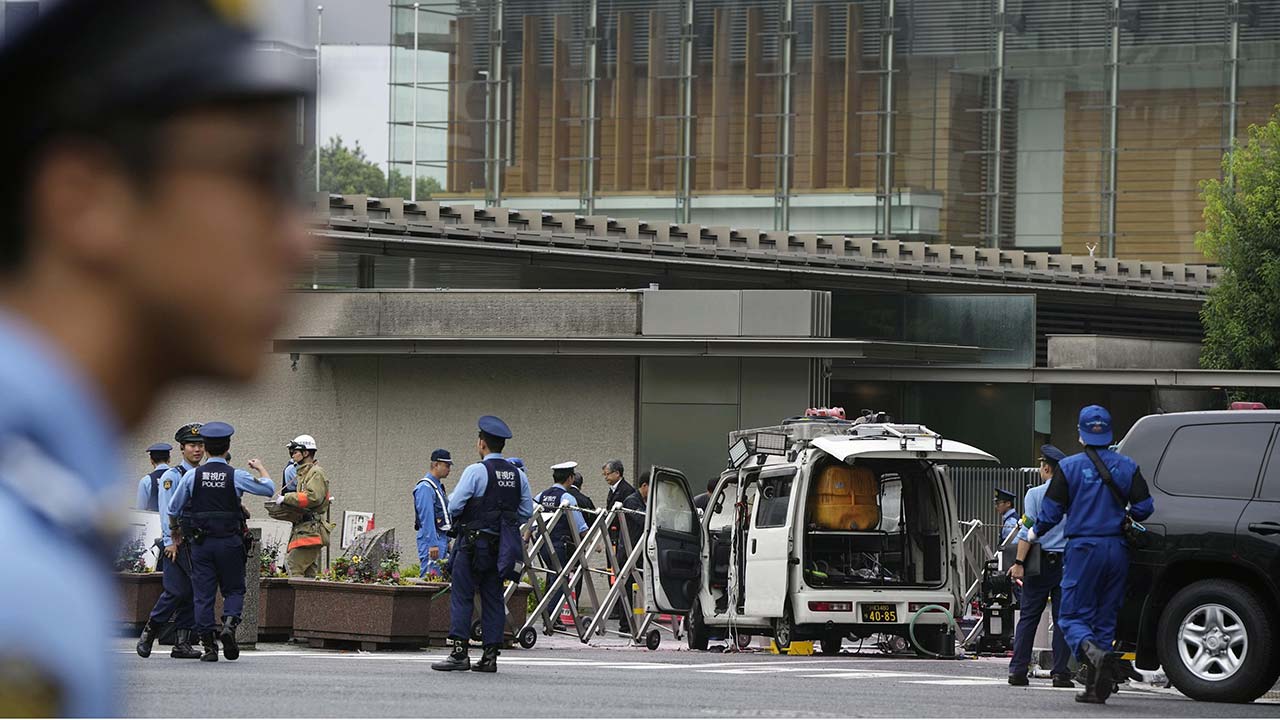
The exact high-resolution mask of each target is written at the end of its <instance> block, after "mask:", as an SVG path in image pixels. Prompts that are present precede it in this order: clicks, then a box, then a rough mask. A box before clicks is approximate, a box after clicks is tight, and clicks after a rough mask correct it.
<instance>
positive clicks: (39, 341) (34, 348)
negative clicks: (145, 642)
mask: <svg viewBox="0 0 1280 720" xmlns="http://www.w3.org/2000/svg"><path fill="white" fill-rule="evenodd" d="M68 438H75V441H74V442H68ZM119 443H120V432H119V425H118V422H117V420H116V418H115V416H114V415H113V414H111V413H110V412H109V411H108V409H107V406H106V405H105V403H104V402H103V401H102V400H101V398H100V397H99V395H98V393H97V391H96V389H95V388H93V387H92V386H90V385H89V383H88V382H87V380H86V379H85V378H84V376H83V375H82V374H81V372H80V371H79V370H78V369H77V368H74V367H73V366H71V365H70V364H69V363H67V362H66V361H65V360H64V358H63V357H62V355H61V353H60V352H59V351H58V350H57V349H56V348H54V347H53V346H51V345H50V344H48V342H47V341H46V340H45V339H44V338H42V337H40V336H38V335H37V334H35V333H34V332H32V330H31V328H29V327H28V326H27V325H25V324H23V323H22V321H21V320H20V319H18V318H16V317H14V316H13V315H10V314H9V313H7V312H4V311H2V310H0V547H5V548H9V549H10V550H12V552H9V553H6V556H5V569H4V580H3V581H0V654H3V655H4V657H5V659H6V661H8V662H11V663H16V664H17V666H18V667H19V668H22V670H23V671H24V672H29V673H31V675H32V677H33V680H32V682H33V683H36V684H38V685H40V686H44V685H48V686H49V687H50V689H52V691H53V697H54V698H56V702H57V705H58V706H57V707H56V708H53V709H52V711H53V713H54V714H55V715H61V716H74V715H89V716H110V715H115V714H117V713H118V712H119V711H120V705H119V703H118V702H117V700H118V698H117V691H118V690H119V689H120V687H121V685H120V683H118V682H117V680H116V677H115V672H114V668H115V666H116V664H117V663H118V662H119V660H118V659H117V656H116V655H115V648H114V641H113V640H112V636H113V635H114V632H115V629H116V622H117V619H118V618H117V615H116V613H117V598H116V586H115V581H114V578H113V576H112V572H111V561H112V559H113V556H114V553H115V549H116V547H117V543H118V540H119V537H118V536H116V535H115V534H114V532H111V531H110V530H107V528H108V527H119V526H120V525H121V524H122V522H121V521H122V520H123V517H122V513H123V509H124V506H125V504H126V503H127V502H128V499H127V498H128V493H129V491H130V490H132V489H133V488H132V487H131V486H130V485H129V484H128V483H127V481H123V479H124V478H125V477H127V476H126V474H125V472H124V468H123V467H122V466H121V464H120V462H119V457H118V456H117V448H118V447H119Z"/></svg>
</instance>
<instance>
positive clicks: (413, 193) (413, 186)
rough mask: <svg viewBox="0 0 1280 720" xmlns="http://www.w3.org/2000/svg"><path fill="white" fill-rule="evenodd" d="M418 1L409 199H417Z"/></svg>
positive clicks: (416, 6) (414, 15)
mask: <svg viewBox="0 0 1280 720" xmlns="http://www.w3.org/2000/svg"><path fill="white" fill-rule="evenodd" d="M419 5H420V4H419V3H414V4H413V122H412V123H411V125H412V131H413V143H412V148H413V149H412V150H411V151H410V155H411V156H412V157H411V158H410V160H411V162H412V166H413V167H412V169H411V170H410V172H409V175H410V179H409V199H410V200H412V201H413V202H417V201H418V17H419V16H420V15H421V13H419V12H418V8H419Z"/></svg>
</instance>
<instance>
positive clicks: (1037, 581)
mask: <svg viewBox="0 0 1280 720" xmlns="http://www.w3.org/2000/svg"><path fill="white" fill-rule="evenodd" d="M1064 457H1066V454H1065V453H1063V452H1062V451H1061V450H1059V449H1058V448H1056V447H1054V446H1053V445H1042V446H1041V447H1040V478H1041V479H1042V480H1044V482H1043V483H1041V484H1039V485H1037V486H1035V487H1033V488H1031V489H1030V490H1028V491H1027V496H1026V499H1025V500H1024V501H1023V503H1022V508H1023V513H1022V522H1020V523H1018V547H1017V554H1016V558H1015V559H1014V561H1013V565H1012V566H1011V567H1010V568H1009V575H1010V577H1012V578H1014V579H1015V580H1021V581H1022V591H1021V593H1020V594H1019V596H1018V604H1019V609H1020V610H1021V611H1022V615H1021V617H1020V618H1019V619H1018V628H1017V630H1015V631H1014V634H1013V658H1012V659H1010V660H1009V684H1010V685H1015V686H1026V685H1029V684H1030V681H1029V680H1028V679H1027V671H1028V669H1030V665H1031V651H1032V650H1033V649H1034V647H1033V646H1034V644H1035V639H1036V630H1037V629H1038V628H1039V627H1040V617H1041V616H1042V615H1043V614H1044V607H1045V605H1046V604H1047V603H1048V602H1049V601H1050V600H1052V601H1053V610H1052V615H1053V626H1054V631H1053V672H1052V677H1053V686H1054V687H1056V688H1072V687H1075V683H1073V682H1071V672H1070V669H1069V668H1068V667H1067V663H1068V661H1069V660H1070V659H1071V650H1070V648H1068V647H1067V639H1066V637H1065V636H1064V635H1063V634H1062V627H1061V626H1060V625H1059V620H1058V618H1059V616H1060V614H1061V611H1062V553H1063V551H1064V550H1066V547H1067V536H1066V534H1065V533H1064V532H1063V529H1062V526H1061V525H1059V526H1058V527H1056V528H1054V529H1053V530H1051V531H1050V532H1049V534H1048V535H1045V536H1044V537H1042V538H1038V539H1037V540H1036V541H1035V542H1034V543H1033V542H1031V541H1030V540H1029V539H1028V535H1029V533H1030V530H1031V527H1032V526H1033V525H1035V522H1036V518H1037V517H1039V515H1040V506H1041V504H1043V502H1044V493H1045V491H1046V490H1048V488H1049V485H1048V482H1049V480H1052V479H1053V473H1054V469H1055V468H1057V466H1058V463H1059V462H1061V461H1062V459H1063V458H1064ZM1035 545H1039V546H1040V562H1039V568H1038V572H1036V573H1035V574H1032V575H1027V574H1026V572H1025V570H1026V560H1027V557H1028V556H1029V555H1030V554H1031V549H1032V547H1033V546H1035Z"/></svg>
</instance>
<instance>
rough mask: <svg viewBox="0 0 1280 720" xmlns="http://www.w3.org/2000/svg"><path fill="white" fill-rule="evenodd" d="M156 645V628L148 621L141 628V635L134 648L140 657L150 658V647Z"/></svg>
mask: <svg viewBox="0 0 1280 720" xmlns="http://www.w3.org/2000/svg"><path fill="white" fill-rule="evenodd" d="M155 643H156V626H155V623H154V622H152V621H151V620H150V619H148V620H147V623H146V624H145V625H143V626H142V635H140V636H139V637H138V644H137V645H136V648H137V650H138V655H139V656H141V657H144V658H145V657H151V646H152V645H155Z"/></svg>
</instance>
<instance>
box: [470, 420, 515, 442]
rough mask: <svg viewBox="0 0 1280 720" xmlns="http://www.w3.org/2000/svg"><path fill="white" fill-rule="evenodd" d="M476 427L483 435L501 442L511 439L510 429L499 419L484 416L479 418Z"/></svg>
mask: <svg viewBox="0 0 1280 720" xmlns="http://www.w3.org/2000/svg"><path fill="white" fill-rule="evenodd" d="M476 425H478V426H479V428H480V432H482V433H484V434H485V435H492V436H494V437H496V438H502V439H503V440H508V439H510V438H511V428H509V427H507V424H506V423H504V422H502V418H500V417H495V416H493V415H485V416H482V417H481V418H480V420H479V422H477V423H476Z"/></svg>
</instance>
